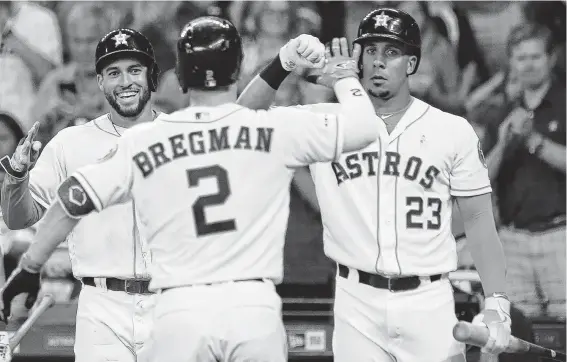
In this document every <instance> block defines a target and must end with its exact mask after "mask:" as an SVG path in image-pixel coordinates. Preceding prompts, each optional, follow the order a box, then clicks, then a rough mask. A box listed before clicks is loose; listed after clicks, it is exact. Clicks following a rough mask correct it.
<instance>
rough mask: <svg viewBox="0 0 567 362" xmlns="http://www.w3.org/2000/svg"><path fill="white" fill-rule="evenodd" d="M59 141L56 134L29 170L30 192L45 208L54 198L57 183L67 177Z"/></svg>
mask: <svg viewBox="0 0 567 362" xmlns="http://www.w3.org/2000/svg"><path fill="white" fill-rule="evenodd" d="M59 142H60V138H58V137H57V136H55V137H54V138H53V139H52V140H51V141H50V142H48V143H47V144H46V145H45V147H44V148H43V150H42V151H41V154H40V155H39V158H38V160H37V162H36V163H35V165H34V167H33V168H32V170H31V171H30V179H29V189H30V194H31V195H32V197H33V198H34V200H35V201H37V202H38V203H39V204H40V205H41V206H43V207H44V208H46V209H47V208H48V207H49V205H50V204H51V203H52V202H53V200H55V198H56V193H57V187H58V186H59V184H60V183H61V182H63V180H65V179H66V178H67V170H66V165H65V155H64V154H63V149H62V147H60V144H59Z"/></svg>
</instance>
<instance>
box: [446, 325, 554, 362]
mask: <svg viewBox="0 0 567 362" xmlns="http://www.w3.org/2000/svg"><path fill="white" fill-rule="evenodd" d="M488 336H489V332H488V328H487V327H485V326H479V325H474V324H471V323H469V322H463V321H461V322H458V323H457V324H456V325H455V327H454V328H453V337H455V339H456V340H457V341H459V342H463V343H466V344H470V345H473V346H477V347H484V345H486V342H487V341H488ZM505 352H507V353H528V354H531V355H534V356H539V357H547V358H551V359H553V360H556V361H565V354H564V353H561V352H557V351H554V350H552V349H549V348H545V347H542V346H538V345H537V344H533V343H530V342H527V341H524V340H523V339H520V338H516V337H514V336H511V338H510V343H509V344H508V347H507V348H506V350H505Z"/></svg>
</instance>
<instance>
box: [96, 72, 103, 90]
mask: <svg viewBox="0 0 567 362" xmlns="http://www.w3.org/2000/svg"><path fill="white" fill-rule="evenodd" d="M96 82H97V83H98V89H100V90H101V91H104V88H103V87H102V75H100V74H97V75H96Z"/></svg>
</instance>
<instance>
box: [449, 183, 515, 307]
mask: <svg viewBox="0 0 567 362" xmlns="http://www.w3.org/2000/svg"><path fill="white" fill-rule="evenodd" d="M457 200H458V204H459V208H460V210H461V213H462V215H463V220H464V227H465V234H466V236H467V245H468V248H469V251H470V253H471V256H472V258H473V261H474V264H475V267H476V270H477V271H478V274H479V275H480V279H481V281H482V287H483V289H484V294H485V295H486V296H489V295H491V294H492V293H504V292H505V291H506V261H505V257H504V251H503V249H502V244H501V242H500V238H499V237H498V232H497V231H496V225H495V223H494V215H493V213H492V204H491V194H485V195H481V196H475V197H472V198H464V197H460V198H458V199H457Z"/></svg>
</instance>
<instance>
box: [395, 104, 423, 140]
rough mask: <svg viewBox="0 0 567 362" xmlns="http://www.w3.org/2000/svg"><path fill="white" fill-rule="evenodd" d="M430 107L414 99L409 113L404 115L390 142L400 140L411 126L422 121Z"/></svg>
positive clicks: (408, 110)
mask: <svg viewBox="0 0 567 362" xmlns="http://www.w3.org/2000/svg"><path fill="white" fill-rule="evenodd" d="M429 107H430V105H429V104H427V103H425V102H423V101H421V100H419V99H417V98H413V102H412V104H411V105H410V107H409V108H408V109H407V111H406V112H405V113H404V115H403V116H402V118H401V119H400V121H399V122H398V124H397V125H396V127H395V128H394V130H393V131H392V133H391V134H390V142H392V141H394V140H395V139H396V138H398V137H399V136H400V135H401V134H402V133H403V132H404V131H405V130H406V129H407V128H408V127H409V126H411V125H412V124H413V123H415V122H416V121H418V120H419V119H421V117H423V115H424V114H425V113H426V112H427V110H428V109H429Z"/></svg>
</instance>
